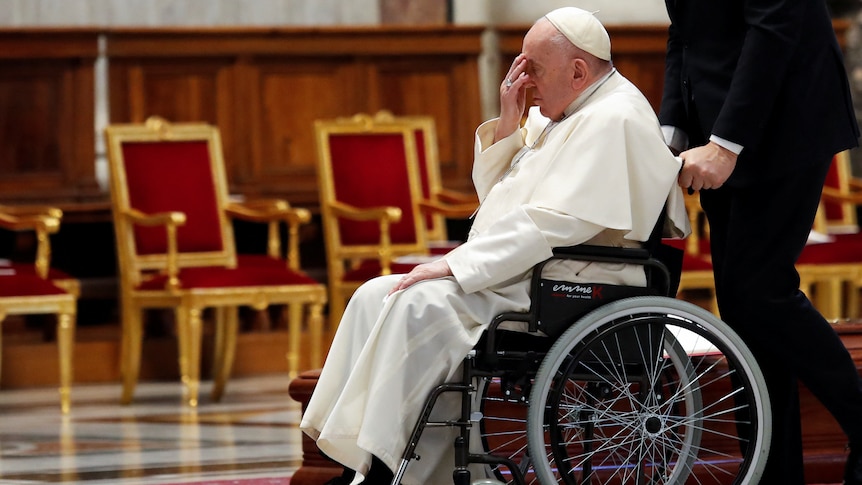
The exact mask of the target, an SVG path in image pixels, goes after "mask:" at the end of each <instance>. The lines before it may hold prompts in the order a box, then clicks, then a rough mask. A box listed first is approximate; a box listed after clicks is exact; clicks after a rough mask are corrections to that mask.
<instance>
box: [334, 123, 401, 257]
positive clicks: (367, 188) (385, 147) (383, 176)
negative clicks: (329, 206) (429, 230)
mask: <svg viewBox="0 0 862 485" xmlns="http://www.w3.org/2000/svg"><path fill="white" fill-rule="evenodd" d="M329 150H330V155H331V160H332V178H333V185H334V187H335V198H336V199H337V200H338V201H340V202H344V203H346V204H350V205H353V206H356V207H378V206H394V207H399V208H401V210H402V217H401V220H400V221H399V222H397V223H395V224H393V225H392V227H391V228H390V234H391V237H392V243H393V244H413V243H415V242H416V230H415V221H414V215H413V209H412V198H411V194H410V183H409V180H410V179H409V172H408V166H407V151H406V147H405V145H404V137H403V136H402V135H401V134H400V133H365V134H352V133H351V134H340V133H331V134H330V135H329ZM339 231H340V233H341V242H342V244H345V245H368V244H378V243H379V242H380V229H379V224H378V223H377V221H350V220H345V219H340V220H339Z"/></svg>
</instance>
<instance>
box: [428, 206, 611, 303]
mask: <svg viewBox="0 0 862 485" xmlns="http://www.w3.org/2000/svg"><path fill="white" fill-rule="evenodd" d="M603 230H605V228H604V227H601V226H597V225H595V224H591V223H589V222H586V221H582V220H580V219H577V218H575V217H572V216H569V215H566V214H563V213H561V212H557V211H553V210H548V209H542V208H539V207H532V206H526V205H522V206H520V207H519V208H518V209H517V210H514V211H512V212H510V213H508V214H507V215H505V216H504V217H502V218H501V219H500V220H498V221H497V222H496V223H495V224H494V225H493V226H491V227H490V228H489V229H488V230H487V231H485V232H484V233H483V234H482V235H480V236H477V237H474V238H472V239H470V240H469V241H467V242H465V243H464V244H462V245H461V246H459V247H457V248H456V249H454V250H453V251H451V252H449V253H448V254H447V255H446V256H445V259H446V262H447V263H449V268H450V269H451V270H452V274H453V275H454V277H455V279H456V280H457V281H458V283H459V284H460V285H461V288H462V289H463V290H464V291H466V292H467V293H472V292H474V291H478V290H481V289H484V288H488V287H491V286H494V285H497V284H500V283H502V282H504V281H506V280H509V279H511V278H514V277H515V276H518V275H520V274H523V273H524V272H526V271H529V270H530V269H532V267H533V266H535V265H536V264H538V263H540V262H542V261H544V260H546V259H548V258H550V257H551V256H552V252H551V250H552V249H553V248H556V247H561V246H573V245H575V244H581V243H583V242H586V241H588V240H590V239H592V238H593V237H595V236H596V235H597V234H599V233H600V232H602V231H603Z"/></svg>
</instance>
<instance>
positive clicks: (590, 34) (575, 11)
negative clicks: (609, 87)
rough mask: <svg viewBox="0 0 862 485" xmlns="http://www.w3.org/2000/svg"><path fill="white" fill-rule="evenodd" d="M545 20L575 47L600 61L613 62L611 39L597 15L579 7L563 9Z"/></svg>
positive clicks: (554, 12)
mask: <svg viewBox="0 0 862 485" xmlns="http://www.w3.org/2000/svg"><path fill="white" fill-rule="evenodd" d="M545 18H546V19H548V20H549V21H550V22H551V23H552V24H554V27H556V28H557V30H559V31H560V33H562V34H563V35H565V36H566V38H567V39H569V40H570V41H571V42H572V44H574V45H575V47H578V48H580V49H581V50H583V51H585V52H589V53H590V54H592V55H594V56H596V57H598V58H599V59H603V60H606V61H609V60H611V38H610V36H609V35H608V31H607V30H605V27H604V26H603V25H602V23H601V22H599V19H597V18H596V17H595V15H593V14H591V13H590V12H587V11H586V10H582V9H580V8H577V7H562V8H558V9H556V10H554V11H552V12H550V13H549V14H547V15H545Z"/></svg>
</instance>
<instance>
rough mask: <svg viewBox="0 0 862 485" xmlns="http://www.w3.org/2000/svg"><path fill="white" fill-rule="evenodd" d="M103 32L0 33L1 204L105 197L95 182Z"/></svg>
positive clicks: (10, 31) (25, 31)
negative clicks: (96, 90) (96, 74)
mask: <svg viewBox="0 0 862 485" xmlns="http://www.w3.org/2000/svg"><path fill="white" fill-rule="evenodd" d="M96 54H97V36H96V34H94V33H91V32H79V31H66V30H53V31H48V32H46V31H44V30H39V31H35V30H27V29H19V30H7V31H3V32H0V201H4V202H11V203H17V202H38V203H64V202H70V201H88V200H92V199H96V198H98V197H99V196H100V193H99V190H98V186H97V184H96V179H95V166H94V164H95V148H94V143H95V138H94V130H95V127H94V125H95V123H94V106H95V99H94V95H93V88H94V84H93V83H94V77H93V72H94V65H95V58H96Z"/></svg>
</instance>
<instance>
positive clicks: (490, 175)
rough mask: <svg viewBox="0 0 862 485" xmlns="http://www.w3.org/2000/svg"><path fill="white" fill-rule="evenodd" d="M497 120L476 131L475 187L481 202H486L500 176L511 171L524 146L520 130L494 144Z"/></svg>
mask: <svg viewBox="0 0 862 485" xmlns="http://www.w3.org/2000/svg"><path fill="white" fill-rule="evenodd" d="M496 127H497V120H496V119H493V120H490V121H486V122H485V123H482V124H481V125H479V128H477V129H476V145H475V149H474V153H473V186H474V187H475V188H476V195H478V196H479V200H480V201H481V200H484V199H485V196H486V195H488V192H490V191H491V188H492V187H493V186H494V184H496V183H497V181H498V180H499V178H500V176H501V175H502V174H503V173H505V172H506V170H508V169H509V166H510V165H511V163H512V159H513V158H514V156H515V154H516V153H518V150H520V149H521V147H523V146H524V139H523V138H522V136H521V131H520V130H515V131H513V132H512V133H510V134H509V136H507V137H506V138H503V139H502V140H499V141H498V142H497V143H494V130H495V129H496Z"/></svg>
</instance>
